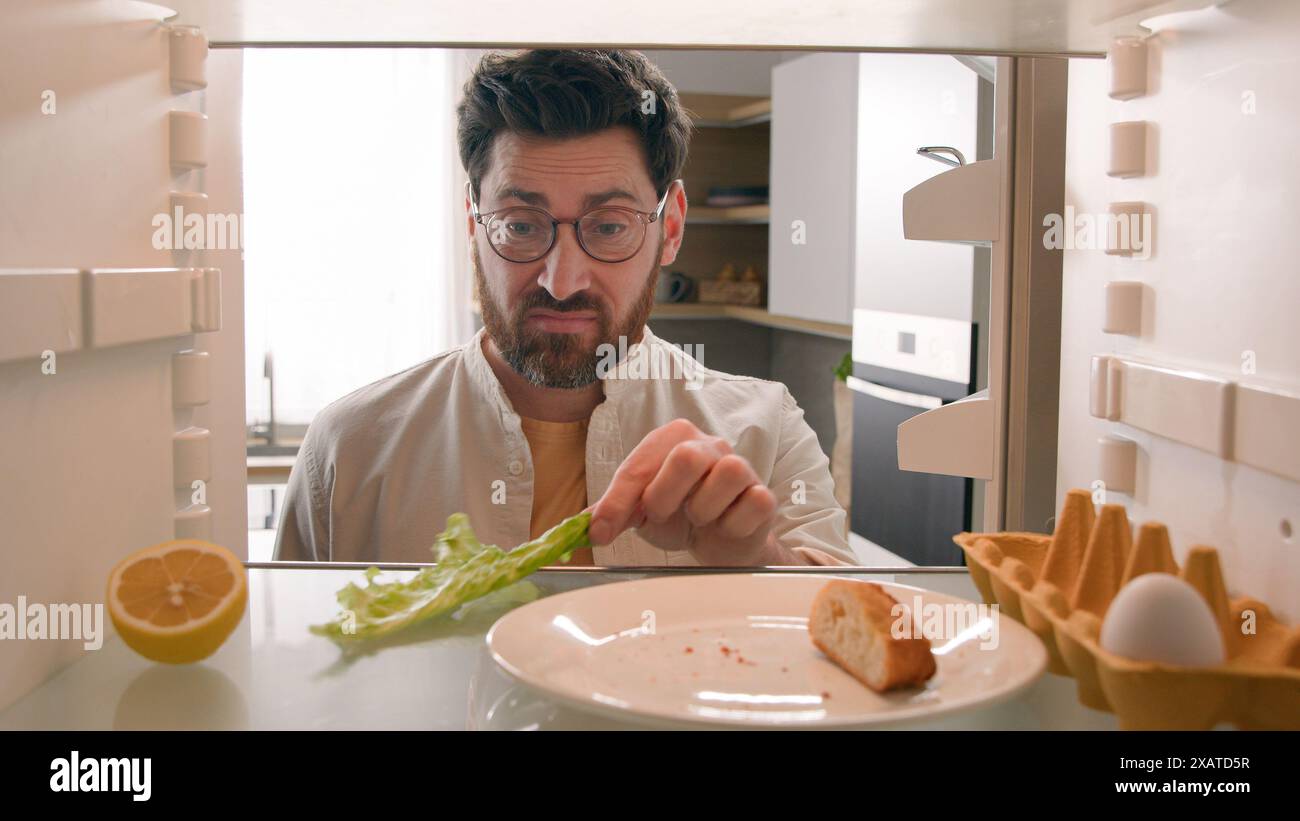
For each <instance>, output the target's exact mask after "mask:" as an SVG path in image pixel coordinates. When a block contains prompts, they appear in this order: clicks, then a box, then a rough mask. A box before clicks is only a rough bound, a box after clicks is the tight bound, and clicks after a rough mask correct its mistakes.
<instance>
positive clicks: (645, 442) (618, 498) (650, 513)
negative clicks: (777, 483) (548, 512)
mask: <svg viewBox="0 0 1300 821" xmlns="http://www.w3.org/2000/svg"><path fill="white" fill-rule="evenodd" d="M775 517H776V497H775V496H773V495H772V491H771V490H769V489H768V488H767V487H766V486H765V485H764V484H763V482H762V480H761V479H759V477H758V474H757V473H755V472H754V468H753V467H752V466H751V465H750V464H749V462H748V461H746V460H745V458H744V457H742V456H737V455H736V454H735V453H733V452H732V450H731V446H730V445H729V444H727V442H726V441H725V440H723V439H720V438H718V437H716V436H708V435H706V434H704V433H703V432H702V431H700V429H699V428H697V427H695V425H693V424H691V423H690V422H688V421H686V420H685V419H677V420H674V421H672V422H669V423H668V424H666V425H664V426H663V427H660V428H656V429H655V430H653V431H651V432H650V433H649V434H647V435H646V437H645V438H644V439H642V440H641V442H640V444H638V445H637V446H636V447H635V448H633V450H632V452H631V453H630V454H628V457H627V459H625V460H624V461H623V464H622V465H620V466H619V468H618V470H617V471H616V472H615V473H614V479H613V481H612V482H610V485H609V489H608V490H606V491H605V495H604V496H602V497H601V498H600V501H598V502H596V504H595V506H594V507H593V508H592V522H591V528H590V531H589V536H590V539H591V541H592V542H593V543H594V544H606V543H608V542H610V541H612V540H613V539H614V537H616V536H617V535H618V534H620V533H622V532H623V531H624V530H626V529H628V528H629V527H632V528H636V531H637V534H638V535H639V536H641V538H643V539H645V540H646V541H648V542H650V543H651V544H654V545H655V546H656V547H659V548H662V549H663V550H689V551H691V553H693V554H694V555H695V557H696V559H698V560H699V561H700V563H701V564H703V565H719V566H720V565H769V564H803V562H802V561H800V560H799V559H798V558H797V557H796V556H795V555H794V554H793V553H792V552H791V551H789V550H786V549H785V548H783V547H781V546H780V545H779V544H778V543H777V541H776V539H775V537H774V536H773V535H772V523H773V521H774V520H775Z"/></svg>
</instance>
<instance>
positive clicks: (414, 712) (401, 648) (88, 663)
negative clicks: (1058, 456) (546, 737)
mask: <svg viewBox="0 0 1300 821" xmlns="http://www.w3.org/2000/svg"><path fill="white" fill-rule="evenodd" d="M362 567H364V566H360V565H358V566H354V567H349V568H347V569H343V568H341V567H340V566H337V565H330V566H327V567H321V566H310V567H303V566H281V567H268V566H267V565H265V564H254V565H250V568H249V571H248V581H249V598H248V609H247V611H246V613H245V615H244V619H243V621H242V622H241V623H240V625H239V627H238V628H237V629H236V631H235V633H234V634H233V635H232V636H231V637H230V638H229V639H228V640H227V641H226V643H225V644H224V645H223V646H222V647H221V649H220V650H218V651H217V652H216V653H215V654H214V655H213V656H211V657H210V658H208V659H207V660H205V661H204V662H201V663H199V664H193V665H184V666H175V667H173V666H169V665H162V664H154V663H153V662H150V661H148V660H146V659H144V658H142V657H140V656H138V655H136V654H135V653H134V652H133V651H132V650H130V649H129V648H128V647H126V646H125V645H124V644H123V643H122V642H121V641H120V640H119V639H118V638H117V636H116V635H110V636H108V637H107V638H106V639H105V641H104V645H103V647H101V648H100V649H99V650H96V651H92V652H89V653H87V654H86V655H85V656H83V657H82V658H81V659H79V660H78V661H77V662H75V663H73V664H72V665H70V666H68V667H66V668H64V669H63V670H61V671H60V672H59V673H57V674H55V675H54V676H53V677H52V678H51V679H49V680H48V681H46V682H45V683H44V684H42V685H40V686H39V687H37V688H36V689H35V690H33V691H32V692H30V693H28V694H27V695H25V696H24V697H23V698H21V699H20V700H18V701H17V702H16V703H14V704H13V705H12V706H10V707H9V708H8V709H6V710H4V711H3V712H0V729H5V730H11V729H73V730H103V729H455V730H460V729H624V728H627V729H630V728H633V727H634V725H631V724H623V723H620V722H616V721H612V720H609V719H605V718H598V717H595V716H590V715H588V714H586V713H584V712H581V711H579V710H575V709H573V708H571V707H567V706H563V705H561V704H559V703H557V702H555V701H552V700H549V699H547V698H545V697H543V696H542V695H540V694H538V693H536V692H534V691H532V690H530V689H528V688H526V687H525V686H523V685H521V684H518V683H516V682H514V681H513V680H512V679H510V678H509V677H507V676H506V675H505V674H504V673H503V672H501V671H500V670H499V669H498V668H497V666H496V664H495V663H494V662H493V661H492V658H491V656H490V654H489V653H488V651H487V644H486V642H485V640H484V639H485V636H486V634H487V631H488V629H489V628H490V627H491V626H492V624H493V622H494V621H495V620H496V618H498V617H499V616H500V615H501V614H502V613H503V612H504V610H503V609H501V606H499V607H495V608H494V607H486V608H479V610H478V611H477V612H472V613H471V614H470V615H468V616H466V617H465V618H464V619H461V620H454V619H442V620H438V621H437V622H435V623H432V624H429V625H424V626H421V627H419V628H416V629H414V630H412V631H409V632H410V634H411V635H409V636H405V637H402V638H400V640H398V641H396V642H394V643H392V644H388V645H386V646H380V647H374V648H372V652H369V653H367V654H364V655H359V656H356V657H353V658H344V657H343V656H342V654H341V653H340V651H339V649H338V648H337V647H336V646H335V645H334V644H333V643H332V642H331V641H329V640H327V639H324V638H321V637H318V636H316V635H314V634H312V633H309V632H308V630H307V626H308V625H310V624H314V623H320V622H324V621H327V620H328V619H330V618H331V617H333V616H334V614H335V613H336V611H337V605H336V604H335V600H334V593H335V592H336V591H337V590H338V589H339V588H340V587H342V586H343V585H344V584H346V583H347V582H348V581H352V580H359V579H360V577H361V573H360V568H362ZM881 570H883V571H884V572H880V571H881ZM412 572H413V571H411V570H396V571H393V572H386V573H385V574H384V577H385V578H393V577H395V576H403V575H409V574H410V573H412ZM681 572H693V571H691V570H663V569H656V570H647V571H637V570H623V569H619V570H605V569H598V568H593V569H587V570H582V569H557V570H551V569H549V568H548V569H544V570H542V571H540V572H539V573H537V574H535V575H533V576H532V577H530V581H531V582H532V583H534V584H536V585H537V586H538V587H539V588H540V590H541V591H542V593H543V594H544V595H545V594H550V593H557V592H562V591H566V590H572V589H575V588H579V587H586V586H590V585H594V584H604V583H609V582H615V581H625V580H631V579H639V578H647V577H652V576H657V575H665V574H668V573H681ZM694 572H698V571H694ZM823 572H824V571H823ZM834 575H840V576H846V577H851V578H867V579H871V580H877V581H894V582H898V583H900V584H910V585H914V586H916V587H923V588H927V589H931V590H938V591H941V592H944V593H949V594H952V595H957V596H961V597H963V598H967V599H970V600H973V601H978V600H979V597H978V595H977V593H976V592H975V588H974V586H973V585H972V584H971V581H970V577H969V575H968V574H967V573H966V572H965V570H964V569H952V570H936V569H931V568H916V569H907V570H904V569H898V568H877V569H876V572H872V571H871V570H869V569H860V570H853V571H840V570H837V571H836V573H835V574H834ZM907 726H909V727H921V728H927V729H1113V728H1115V727H1116V726H1117V725H1116V721H1115V718H1114V716H1111V715H1109V714H1107V713H1101V712H1098V711H1095V710H1090V709H1088V708H1085V707H1083V706H1081V705H1080V704H1079V703H1078V701H1077V700H1076V698H1075V686H1074V681H1073V680H1072V679H1069V678H1064V677H1061V676H1056V675H1053V674H1051V673H1047V674H1044V676H1043V678H1042V679H1040V680H1039V681H1038V682H1037V683H1036V684H1035V685H1034V686H1032V687H1031V688H1030V689H1028V690H1027V691H1025V692H1024V693H1022V694H1020V695H1019V696H1017V697H1015V698H1014V699H1012V700H1010V701H1006V702H1003V703H1001V704H996V705H992V706H990V707H987V708H983V709H980V710H976V711H972V712H968V713H962V714H958V715H953V716H949V717H945V718H942V719H938V720H935V721H931V722H929V723H925V724H912V725H907Z"/></svg>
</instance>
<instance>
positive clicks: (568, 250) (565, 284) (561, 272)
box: [537, 225, 591, 302]
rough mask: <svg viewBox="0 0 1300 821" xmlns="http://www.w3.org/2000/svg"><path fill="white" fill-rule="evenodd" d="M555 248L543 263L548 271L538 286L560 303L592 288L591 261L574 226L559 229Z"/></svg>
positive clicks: (561, 226) (545, 271)
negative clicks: (589, 264) (579, 240)
mask: <svg viewBox="0 0 1300 821" xmlns="http://www.w3.org/2000/svg"><path fill="white" fill-rule="evenodd" d="M556 231H558V232H559V233H557V234H556V236H555V247H553V248H552V249H551V253H549V254H547V255H546V258H545V259H544V260H543V263H544V264H545V266H546V267H545V268H543V269H542V273H541V276H539V277H538V278H537V284H538V285H541V286H542V287H543V288H545V289H546V290H547V292H548V293H550V295H551V296H553V297H555V298H556V299H557V300H559V301H560V302H563V301H564V300H566V299H568V298H569V297H571V296H573V295H574V294H576V293H578V292H579V291H585V290H586V289H587V288H589V287H590V286H591V271H590V268H589V266H588V263H590V262H591V258H590V257H588V256H587V252H586V251H583V250H582V246H581V245H579V244H578V234H577V231H576V229H575V228H574V227H573V226H572V225H560V226H557V227H556Z"/></svg>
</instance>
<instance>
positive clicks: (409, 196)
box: [243, 48, 480, 424]
mask: <svg viewBox="0 0 1300 821" xmlns="http://www.w3.org/2000/svg"><path fill="white" fill-rule="evenodd" d="M479 54H480V52H469V51H457V50H448V49H416V48H406V49H343V48H339V49H248V50H247V51H246V52H245V56H244V113H243V122H244V203H245V206H244V207H245V268H244V270H245V309H246V317H245V319H246V339H245V342H246V350H247V356H246V360H247V361H246V378H247V387H248V392H247V396H248V422H249V423H250V424H251V423H254V422H257V423H261V422H265V421H266V419H267V417H268V412H269V407H268V405H269V403H268V395H267V387H266V381H265V380H264V379H263V355H264V353H266V352H268V351H269V352H271V353H272V355H273V357H274V369H275V394H276V395H275V405H276V407H275V410H276V419H277V421H278V422H281V423H289V424H293V423H306V422H309V421H310V420H311V418H312V416H313V415H314V414H315V413H316V412H317V411H318V410H320V409H321V408H322V407H324V406H325V405H327V404H329V403H330V402H332V401H333V400H335V399H337V398H338V397H340V396H343V395H344V394H346V393H348V392H350V391H352V390H354V389H356V388H358V387H361V386H363V385H366V384H368V383H370V382H373V381H375V380H377V379H379V378H381V377H383V376H386V375H388V374H391V373H395V372H397V371H400V370H402V369H404V368H407V367H409V366H411V365H414V364H417V363H419V362H421V361H423V360H426V359H428V358H429V357H431V356H433V355H434V354H436V353H438V352H439V351H442V350H445V349H447V348H449V347H452V346H454V345H458V344H460V343H462V342H464V341H465V340H466V339H468V338H469V336H470V335H471V334H472V332H473V324H472V317H471V313H470V279H471V277H470V269H469V261H468V251H467V245H466V240H465V236H464V233H465V229H464V190H463V185H464V182H463V181H464V172H463V170H462V169H461V168H460V163H459V160H458V157H457V151H456V116H455V105H456V103H457V101H458V100H459V98H460V91H461V88H462V86H463V83H464V81H465V79H466V77H467V76H468V72H469V70H471V69H472V66H473V63H474V62H475V61H476V60H477V58H478V56H479Z"/></svg>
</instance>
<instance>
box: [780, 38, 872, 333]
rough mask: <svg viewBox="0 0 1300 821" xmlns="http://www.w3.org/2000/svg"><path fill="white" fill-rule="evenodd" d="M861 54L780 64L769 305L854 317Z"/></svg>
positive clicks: (795, 312)
mask: <svg viewBox="0 0 1300 821" xmlns="http://www.w3.org/2000/svg"><path fill="white" fill-rule="evenodd" d="M857 99H858V55H856V54H812V55H808V56H806V57H798V58H795V59H793V60H790V61H787V62H784V63H781V64H780V65H777V66H776V67H775V68H773V69H772V167H771V174H770V180H771V181H770V185H771V228H770V234H769V237H768V310H769V311H771V312H772V313H774V314H780V315H783V316H793V317H798V318H800V319H811V320H816V321H820V322H838V323H841V324H849V323H851V322H852V321H853V277H852V270H853V252H854V247H853V246H854V238H853V237H854V230H853V225H854V211H855V206H854V201H855V197H856V192H855V189H856V186H855V182H854V169H855V168H856V162H855V160H856V156H857V131H858V112H857V109H858V106H857V103H856V101H857Z"/></svg>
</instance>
